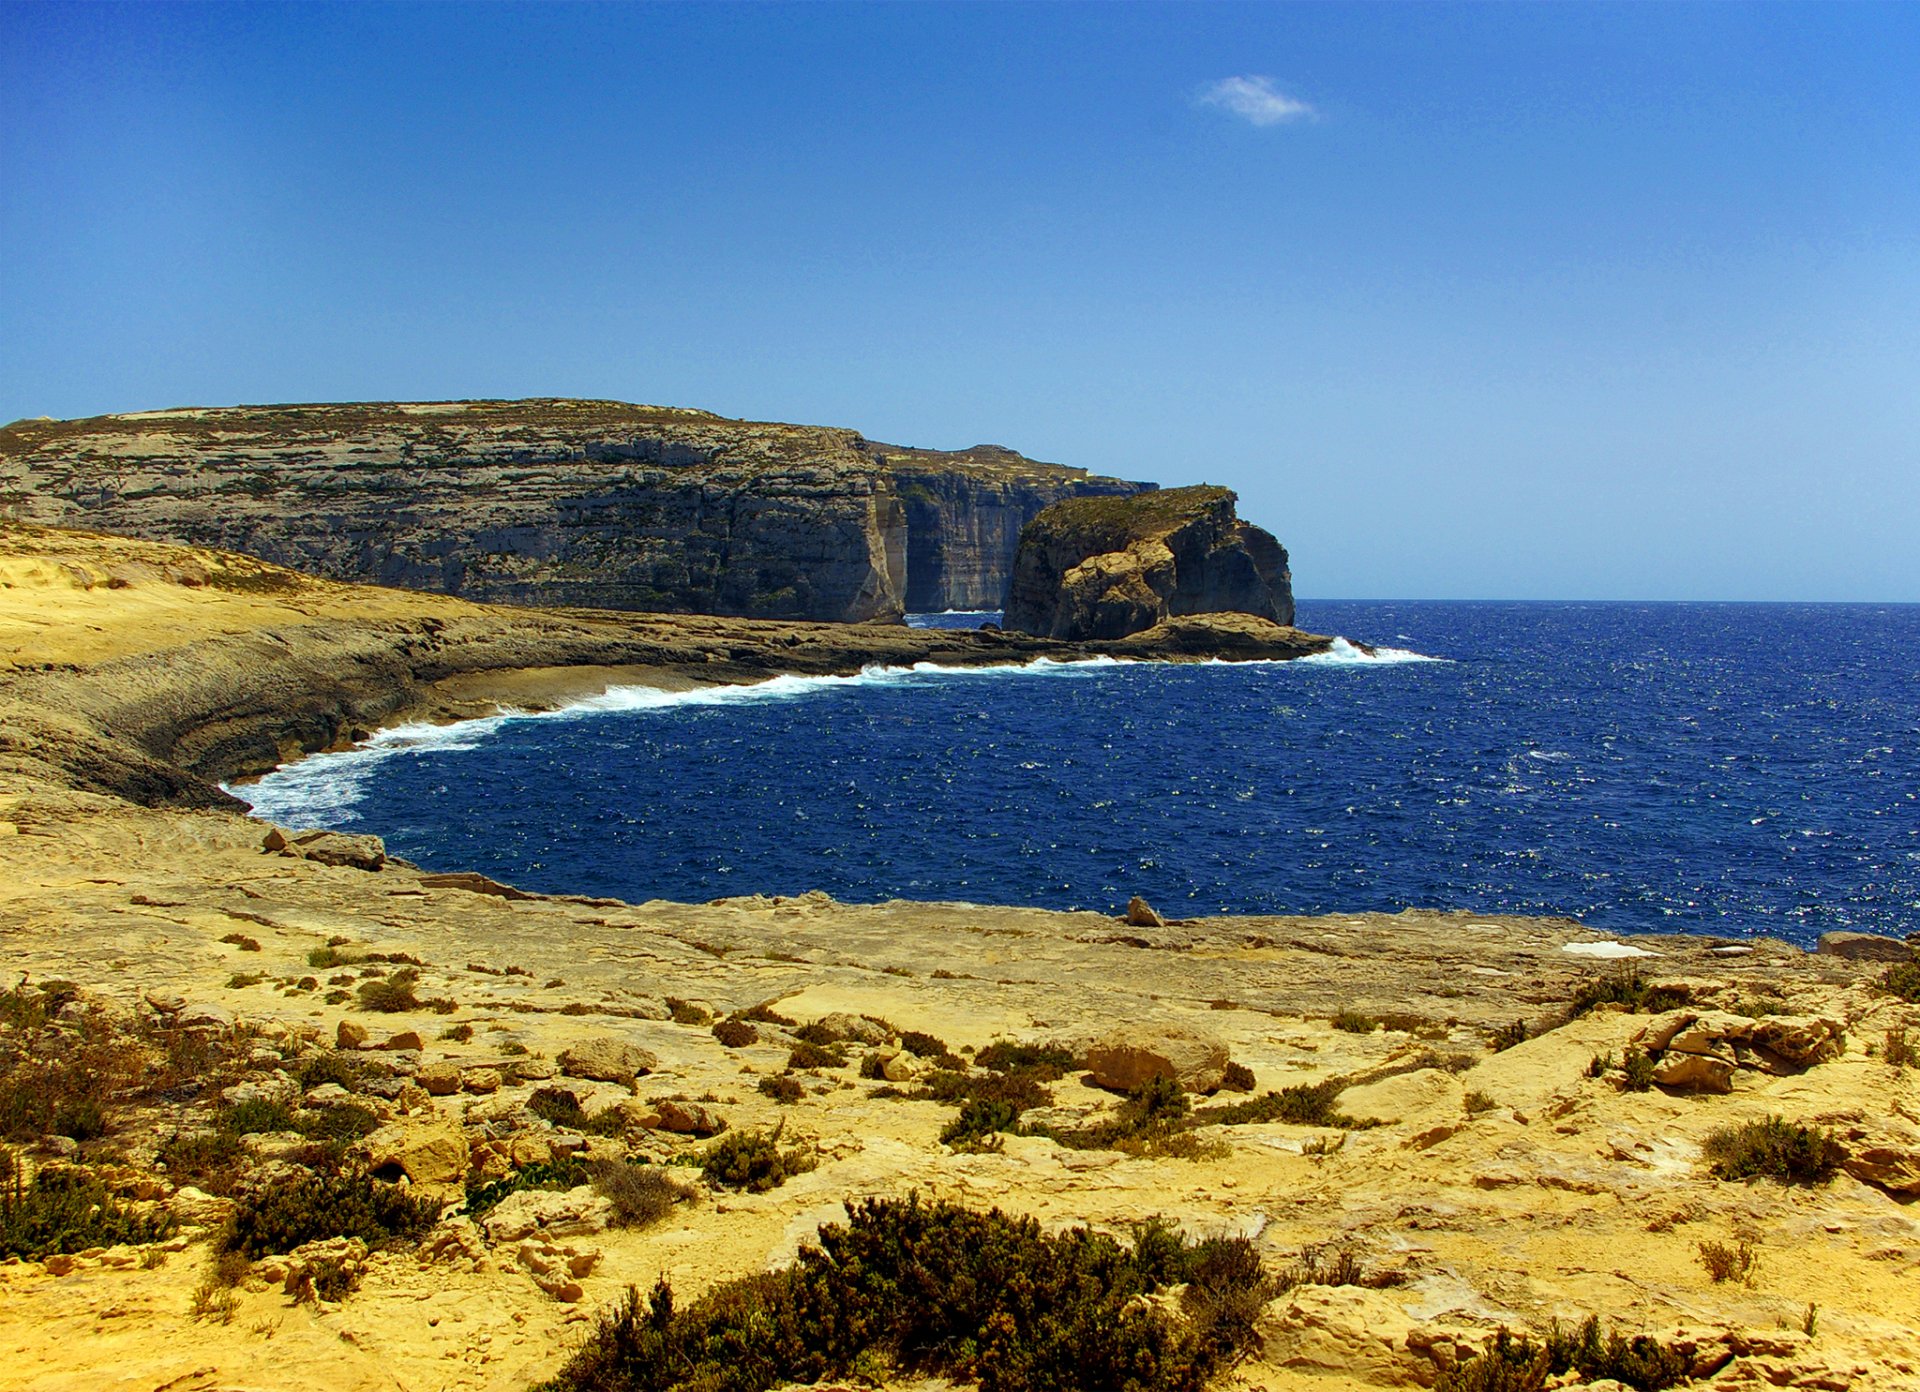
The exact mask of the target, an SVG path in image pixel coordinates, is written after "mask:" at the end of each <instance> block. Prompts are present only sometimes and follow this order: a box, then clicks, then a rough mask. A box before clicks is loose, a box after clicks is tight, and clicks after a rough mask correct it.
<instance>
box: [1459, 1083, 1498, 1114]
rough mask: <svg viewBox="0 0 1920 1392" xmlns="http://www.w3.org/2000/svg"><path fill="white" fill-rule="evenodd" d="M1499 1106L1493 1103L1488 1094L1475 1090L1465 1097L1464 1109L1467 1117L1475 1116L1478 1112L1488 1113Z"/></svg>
mask: <svg viewBox="0 0 1920 1392" xmlns="http://www.w3.org/2000/svg"><path fill="white" fill-rule="evenodd" d="M1499 1105H1500V1104H1499V1103H1498V1102H1496V1101H1494V1100H1493V1098H1492V1097H1491V1096H1490V1095H1489V1094H1487V1093H1484V1092H1481V1091H1479V1090H1478V1089H1477V1088H1476V1089H1475V1090H1474V1091H1472V1092H1470V1093H1468V1094H1467V1097H1466V1108H1467V1114H1468V1115H1469V1116H1474V1115H1477V1114H1478V1113H1480V1112H1490V1111H1492V1110H1493V1109H1494V1108H1495V1107H1497V1106H1499Z"/></svg>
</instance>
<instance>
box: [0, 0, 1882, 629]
mask: <svg viewBox="0 0 1920 1392" xmlns="http://www.w3.org/2000/svg"><path fill="white" fill-rule="evenodd" d="M1916 73H1920V5H1879V6H1849V5H1839V4H1820V5H1814V6H1794V5H1748V6H1742V5H1731V4H1716V5H1710V6H1702V7H1693V6H1687V5H1658V6H1655V5H1642V4H1634V5H1625V6H1598V7H1587V6H1577V5H1534V6H1519V7H1514V6H1496V5H1486V6H1472V7H1464V8H1455V7H1449V6H1437V5H1436V6H1415V5H1410V4H1401V5H1384V6H1358V7H1348V6H1339V5H1294V6H1277V7H1276V6H1234V5H1181V6H1173V7H1159V6H1150V5H1140V6H1122V5H1091V4H1087V5H1076V6H1069V7H1061V8H1054V7H1048V6H1042V5H1018V6H1007V7H999V6H989V5H963V6H954V7H947V6H934V5H908V4H893V5H869V6H852V7H839V6H833V5H816V4H805V5H789V6H774V7H754V6H725V7H702V6H647V7H641V6H619V5H597V6H564V5H538V6H528V7H516V6H507V5H490V6H461V5H453V4H443V5H432V6H426V7H419V8H411V7H381V6H361V5H354V6H347V5H334V6H328V5H285V6H273V7H258V8H256V7H249V6H244V5H220V6H214V7H210V8H200V7H195V6H191V5H173V4H166V5H161V4H153V5H137V6H132V7H126V8H120V7H115V6H110V5H83V6H61V5H52V4H31V5H24V6H22V5H11V4H0V419H13V418H16V417H20V416H32V415H54V416H78V415H90V414H95V413H101V412H109V411H125V410H139V409H146V408H152V407H159V406H168V405H182V404H221V403H230V402H240V401H245V402H258V401H286V400H338V399H364V398H380V399H395V398H398V399H421V398H437V397H474V396H526V395H572V396H598V397H616V398H622V399H626V400H636V401H651V402H663V403H670V404H676V405H695V406H702V407H706V408H708V409H711V410H715V411H719V412H722V413H723V414H726V415H733V416H747V417H756V418H770V419H783V420H796V421H808V422H818V423H824V424H834V425H849V426H854V427H857V428H859V429H861V430H863V431H865V432H866V433H867V434H868V435H870V436H872V437H873V438H876V439H884V440H891V441H894V442H897V443H904V444H917V445H928V446H942V447H954V446H962V445H969V444H973V443H976V442H982V441H992V442H996V443H1003V444H1008V445H1012V446H1014V447H1015V448H1018V449H1021V450H1023V451H1025V452H1026V453H1028V454H1031V455H1034V456H1037V457H1039V458H1044V459H1052V460H1057V461H1060V462H1062V463H1069V464H1079V465H1085V466H1087V467H1090V468H1093V469H1096V470H1098V471H1101V472H1107V473H1116V474H1120V475H1124V476H1127V477H1133V478H1146V479H1155V480H1158V481H1160V482H1163V483H1167V484H1178V483H1192V482H1200V481H1203V480H1204V481H1209V482H1217V483H1225V484H1229V485H1231V486H1233V487H1235V488H1237V489H1239V490H1240V493H1241V497H1242V508H1241V510H1242V513H1243V515H1245V516H1248V517H1250V518H1252V519H1253V520H1255V521H1258V522H1261V523H1264V524H1266V525H1268V526H1270V527H1271V528H1272V529H1273V530H1274V531H1275V532H1276V533H1278V534H1279V535H1280V537H1281V538H1282V540H1284V541H1285V542H1286V543H1287V544H1288V546H1289V547H1290V548H1291V550H1292V552H1293V556H1294V573H1295V580H1296V587H1297V588H1298V590H1299V592H1300V593H1302V594H1303V595H1309V596H1321V597H1371V596H1378V597H1433V598H1478V597H1515V598H1557V597H1567V598H1732V599H1872V600H1902V601H1914V600H1920V554H1917V548H1916V537H1920V79H1917V78H1916V76H1915V75H1916Z"/></svg>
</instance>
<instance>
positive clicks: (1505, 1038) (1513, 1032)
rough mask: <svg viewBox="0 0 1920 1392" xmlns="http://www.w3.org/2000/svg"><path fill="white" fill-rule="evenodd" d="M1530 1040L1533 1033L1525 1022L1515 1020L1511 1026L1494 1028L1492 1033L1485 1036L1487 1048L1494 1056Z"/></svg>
mask: <svg viewBox="0 0 1920 1392" xmlns="http://www.w3.org/2000/svg"><path fill="white" fill-rule="evenodd" d="M1531 1038H1533V1032H1532V1031H1531V1030H1529V1029H1528V1028H1527V1022H1526V1021H1525V1020H1515V1021H1513V1023H1511V1024H1506V1025H1498V1026H1496V1027H1495V1028H1494V1030H1493V1033H1491V1034H1489V1035H1488V1036H1487V1047H1488V1048H1489V1049H1491V1050H1493V1051H1494V1052H1495V1053H1496V1054H1498V1053H1503V1052H1505V1051H1506V1050H1508V1049H1511V1048H1513V1047H1514V1046H1515V1045H1516V1044H1524V1043H1526V1042H1527V1041H1528V1040H1529V1039H1531Z"/></svg>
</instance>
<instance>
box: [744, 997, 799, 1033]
mask: <svg viewBox="0 0 1920 1392" xmlns="http://www.w3.org/2000/svg"><path fill="white" fill-rule="evenodd" d="M733 1018H734V1019H736V1020H745V1021H747V1022H748V1023H750V1024H756V1025H778V1026H780V1027H781V1028H782V1029H792V1028H793V1021H792V1020H789V1019H788V1018H787V1017H786V1016H784V1015H782V1014H780V1013H779V1012H778V1011H776V1010H775V1009H774V1008H773V1007H772V1006H771V1005H769V1004H767V1003H766V1002H764V1001H763V1002H762V1003H761V1004H759V1005H750V1006H748V1007H747V1008H746V1009H745V1010H737V1011H735V1012H734V1015H733Z"/></svg>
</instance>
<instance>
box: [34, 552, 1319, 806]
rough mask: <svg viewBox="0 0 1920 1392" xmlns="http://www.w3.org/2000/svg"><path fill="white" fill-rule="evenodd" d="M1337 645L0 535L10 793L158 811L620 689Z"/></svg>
mask: <svg viewBox="0 0 1920 1392" xmlns="http://www.w3.org/2000/svg"><path fill="white" fill-rule="evenodd" d="M1330 641H1331V640H1329V639H1327V638H1323V637H1319V636H1316V635H1313V634H1305V633H1300V632H1298V631H1297V630H1294V629H1281V628H1276V627H1273V626H1271V625H1268V626H1266V627H1265V628H1264V629H1261V630H1260V631H1257V632H1250V631H1248V630H1247V628H1246V626H1245V625H1236V624H1232V623H1225V622H1222V623H1220V624H1218V625H1217V626H1209V625H1200V626H1198V627H1197V628H1196V627H1194V626H1188V627H1184V628H1180V629H1177V630H1175V629H1167V630H1165V631H1163V632H1155V633H1147V634H1141V635H1137V636H1135V637H1132V638H1128V639H1125V640H1121V641H1116V642H1111V643H1099V644H1068V643H1058V642H1054V641H1051V640H1047V639H1039V638H1033V637H1029V636H1027V635H1023V634H1015V633H1002V632H998V631H993V630H988V631H982V632H975V631H958V630H943V629H910V628H907V627H905V626H903V625H897V624H840V623H801V622H776V621H757V620H750V619H734V618H721V617H707V616H694V615H667V614H623V613H614V612H608V611H596V610H584V609H580V610H564V611H556V610H540V609H524V608H515V607H505V606H493V605H484V604H475V603H472V602H469V601H465V600H460V599H454V598H450V597H448V596H443V595H432V594H418V593H412V592H409V591H403V590H394V589H385V588H381V587H377V586H370V585H352V584H346V583H342V582H339V581H332V580H325V579H320V578H317V577H314V576H308V575H301V574H299V573H297V572H294V571H290V570H286V569H284V568H282V567H280V566H276V565H272V564H270V563H267V562H264V561H259V560H256V559H254V558H252V557H249V556H242V555H238V554H236V553H232V552H220V551H213V550H209V549H206V548H200V547H190V546H180V545H169V544H165V543H158V542H144V541H136V540H131V539H126V538H119V537H103V536H98V535H95V534H90V533H83V532H71V531H64V530H61V529H57V528H46V527H38V526H32V525H27V524H20V523H4V522H0V780H17V781H18V782H19V783H20V784H21V785H23V786H24V785H30V784H50V785H52V786H65V787H80V788H86V789H89V790H91V791H95V792H100V793H108V794H112V795H115V796H120V797H125V798H128V799H130V800H132V801H135V802H141V803H149V804H162V803H164V804H171V805H194V806H219V805H226V804H228V803H229V801H230V800H229V799H228V798H227V796H226V794H224V793H222V792H220V791H219V789H218V788H217V787H216V786H214V784H215V783H216V782H217V781H220V780H227V779H232V778H235V777H241V776H245V775H248V774H257V773H261V772H264V771H265V770H267V769H270V768H272V767H274V766H275V765H277V764H279V763H282V762H284V761H285V760H287V759H291V758H295V757H297V756H298V755H300V754H302V753H307V752H312V751H314V750H319V749H327V748H332V747H336V746H338V745H340V744H343V743H346V742H350V741H353V740H356V739H360V738H363V737H365V735H366V734H367V733H368V732H370V731H372V730H375V729H378V728H380V727H381V726H383V725H390V724H396V723H399V722H401V721H404V720H409V719H429V720H450V719H457V718H460V717H463V716H474V715H482V714H487V713H490V712H491V711H493V710H495V709H497V708H498V705H499V704H502V703H505V704H511V705H514V706H519V707H523V708H524V707H540V706H550V705H553V704H558V703H561V702H564V701H567V700H571V699H577V698H579V697H582V696H587V695H591V694H594V693H595V692H597V691H600V690H604V689H605V688H606V687H607V686H609V685H615V684H640V685H646V684H653V685H661V684H674V685H681V686H686V685H711V684H718V683H732V682H745V681H757V680H765V679H767V678H769V677H773V676H776V675H780V674H782V673H797V674H843V675H844V674H848V673H852V672H857V671H859V670H860V669H861V668H862V667H866V666H871V665H880V666H909V665H911V664H913V663H916V662H938V663H944V664H948V665H953V666H981V665H990V664H995V663H1008V662H1026V661H1031V660H1033V659H1034V658H1037V657H1052V658H1056V659H1066V660H1072V659H1076V658H1089V657H1097V656H1124V657H1136V658H1143V659H1150V658H1157V657H1168V658H1198V657H1209V656H1219V657H1236V658H1261V657H1264V658H1275V657H1279V658H1284V657H1298V656H1302V655H1304V654H1307V653H1311V652H1317V651H1322V650H1324V649H1325V648H1326V647H1327V646H1328V644H1329V642H1330Z"/></svg>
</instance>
